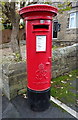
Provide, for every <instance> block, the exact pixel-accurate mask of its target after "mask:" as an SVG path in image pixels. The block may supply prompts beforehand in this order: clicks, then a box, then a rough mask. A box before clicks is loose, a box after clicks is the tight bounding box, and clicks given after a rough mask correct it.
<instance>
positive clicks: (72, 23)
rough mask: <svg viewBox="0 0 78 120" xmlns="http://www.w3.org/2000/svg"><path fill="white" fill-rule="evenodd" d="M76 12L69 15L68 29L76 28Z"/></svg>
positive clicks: (77, 23)
mask: <svg viewBox="0 0 78 120" xmlns="http://www.w3.org/2000/svg"><path fill="white" fill-rule="evenodd" d="M77 21H78V12H74V13H71V14H70V20H69V28H78V22H77Z"/></svg>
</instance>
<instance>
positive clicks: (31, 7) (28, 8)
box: [19, 4, 58, 16]
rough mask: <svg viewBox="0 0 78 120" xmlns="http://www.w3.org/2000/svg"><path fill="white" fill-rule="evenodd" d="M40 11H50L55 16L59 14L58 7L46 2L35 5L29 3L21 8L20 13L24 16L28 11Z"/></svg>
mask: <svg viewBox="0 0 78 120" xmlns="http://www.w3.org/2000/svg"><path fill="white" fill-rule="evenodd" d="M38 11H43V12H50V13H52V14H53V16H55V15H57V12H58V9H57V8H56V7H53V6H50V5H46V4H35V5H29V6H26V7H24V8H22V9H20V11H19V14H20V15H21V16H22V15H23V14H26V13H31V12H32V13H33V12H38Z"/></svg>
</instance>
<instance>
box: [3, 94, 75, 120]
mask: <svg viewBox="0 0 78 120" xmlns="http://www.w3.org/2000/svg"><path fill="white" fill-rule="evenodd" d="M2 106H3V107H2V108H3V110H2V111H3V114H2V116H3V118H68V119H70V118H73V119H74V120H75V118H74V117H73V116H72V115H70V114H69V113H67V112H66V111H63V110H62V109H61V108H59V107H57V106H55V105H54V103H52V102H51V105H50V107H49V109H47V110H45V111H43V112H34V111H32V110H31V109H30V107H29V105H28V102H27V99H26V98H24V97H23V96H17V97H15V98H14V99H13V100H11V101H9V100H8V99H7V98H6V97H5V96H3V99H2ZM66 120H67V119H66Z"/></svg>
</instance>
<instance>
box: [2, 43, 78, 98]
mask: <svg viewBox="0 0 78 120" xmlns="http://www.w3.org/2000/svg"><path fill="white" fill-rule="evenodd" d="M77 53H78V44H74V45H72V46H68V47H64V48H59V49H56V50H54V51H53V54H52V56H53V57H52V69H51V70H52V72H51V73H52V78H55V77H58V76H60V75H64V74H65V73H67V72H69V71H71V70H74V69H76V68H78V64H77V61H78V54H77ZM26 79H27V73H26V63H25V62H24V61H23V62H18V63H10V64H9V63H7V64H4V65H3V92H4V94H5V95H6V96H7V97H8V99H12V98H13V97H15V96H16V95H17V94H18V91H19V90H21V89H24V88H25V89H26V83H27V82H26V81H27V80H26Z"/></svg>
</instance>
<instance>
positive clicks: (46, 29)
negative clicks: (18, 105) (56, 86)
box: [19, 4, 57, 111]
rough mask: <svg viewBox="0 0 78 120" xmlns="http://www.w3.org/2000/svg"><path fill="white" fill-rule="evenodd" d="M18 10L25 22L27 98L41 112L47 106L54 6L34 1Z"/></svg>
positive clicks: (33, 107) (48, 103) (34, 108)
mask: <svg viewBox="0 0 78 120" xmlns="http://www.w3.org/2000/svg"><path fill="white" fill-rule="evenodd" d="M19 13H20V15H21V16H22V18H24V20H25V23H26V45H27V75H28V80H27V81H28V84H27V95H28V101H29V104H30V107H31V109H33V110H35V111H43V110H45V109H47V108H48V107H49V105H50V102H49V100H50V80H51V57H52V56H51V55H52V17H53V16H55V15H56V14H57V8H55V7H52V6H50V5H41V4H39V5H38V4H37V5H30V6H27V7H24V8H22V9H21V10H20V12H19Z"/></svg>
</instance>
